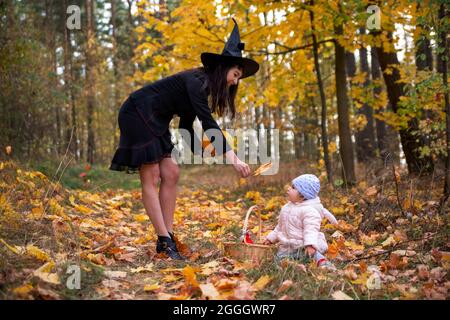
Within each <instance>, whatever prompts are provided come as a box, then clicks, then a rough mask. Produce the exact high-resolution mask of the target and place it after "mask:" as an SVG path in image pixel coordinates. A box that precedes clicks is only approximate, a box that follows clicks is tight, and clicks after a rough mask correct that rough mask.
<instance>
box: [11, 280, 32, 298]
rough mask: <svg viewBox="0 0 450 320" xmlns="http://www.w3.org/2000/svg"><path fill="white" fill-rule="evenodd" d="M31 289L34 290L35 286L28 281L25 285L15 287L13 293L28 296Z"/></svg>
mask: <svg viewBox="0 0 450 320" xmlns="http://www.w3.org/2000/svg"><path fill="white" fill-rule="evenodd" d="M31 290H33V286H32V285H31V284H29V283H28V284H25V285H23V286H20V287H17V288H14V289H13V293H14V294H15V295H18V296H26V295H27V294H28V293H30V291H31Z"/></svg>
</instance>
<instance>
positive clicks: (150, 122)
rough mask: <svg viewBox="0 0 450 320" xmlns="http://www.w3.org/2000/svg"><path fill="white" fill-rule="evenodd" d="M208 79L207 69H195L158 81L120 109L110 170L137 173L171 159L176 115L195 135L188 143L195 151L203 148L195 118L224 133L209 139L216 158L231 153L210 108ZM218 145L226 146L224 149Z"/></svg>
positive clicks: (207, 127)
mask: <svg viewBox="0 0 450 320" xmlns="http://www.w3.org/2000/svg"><path fill="white" fill-rule="evenodd" d="M206 79H207V76H206V74H205V73H204V71H203V69H202V68H195V69H190V70H185V71H182V72H179V73H176V74H174V75H171V76H169V77H166V78H164V79H161V80H158V81H155V82H153V83H151V84H148V85H146V86H144V87H142V88H141V89H139V90H137V91H135V92H133V93H131V94H130V96H129V97H128V98H127V99H126V101H125V102H124V103H123V105H122V106H121V108H120V110H119V117H118V122H119V129H120V142H119V146H118V149H117V150H116V152H115V154H114V157H113V159H112V161H111V165H110V167H109V169H110V170H116V171H125V172H127V173H136V172H138V171H139V168H140V166H141V165H142V164H148V163H157V162H159V161H161V160H162V159H163V158H166V157H170V156H171V152H172V149H173V148H174V143H173V142H172V139H171V134H170V131H169V124H170V121H171V120H172V118H173V117H174V115H178V116H179V117H180V123H179V128H183V129H186V130H188V131H189V133H190V135H191V141H186V143H187V144H188V145H189V146H190V148H191V151H192V152H194V144H197V143H199V144H200V145H201V143H200V142H199V140H198V137H197V136H196V135H195V134H194V130H193V127H192V124H193V122H194V120H195V117H198V119H199V120H200V122H201V124H202V128H203V130H205V131H206V130H208V129H212V128H213V129H217V130H219V131H220V136H218V137H214V136H212V137H210V136H208V137H209V138H210V140H211V141H212V143H213V145H214V147H215V149H216V155H221V154H223V153H225V152H227V151H228V150H230V149H231V147H230V145H229V144H228V142H227V141H226V139H225V137H224V136H223V134H222V131H221V130H220V127H219V126H218V125H217V122H216V121H215V120H214V118H213V117H212V114H211V113H212V112H211V108H210V107H209V106H208V84H207V81H206ZM206 134H207V135H208V132H206ZM183 138H184V137H183ZM211 138H212V139H211ZM217 146H222V150H220V149H219V148H217Z"/></svg>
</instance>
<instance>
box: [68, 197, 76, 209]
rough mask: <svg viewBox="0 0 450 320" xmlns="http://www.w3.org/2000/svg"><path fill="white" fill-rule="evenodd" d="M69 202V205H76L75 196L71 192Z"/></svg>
mask: <svg viewBox="0 0 450 320" xmlns="http://www.w3.org/2000/svg"><path fill="white" fill-rule="evenodd" d="M69 202H70V204H71V205H73V206H74V207H76V206H77V204H76V203H75V197H74V196H73V194H71V195H70V197H69Z"/></svg>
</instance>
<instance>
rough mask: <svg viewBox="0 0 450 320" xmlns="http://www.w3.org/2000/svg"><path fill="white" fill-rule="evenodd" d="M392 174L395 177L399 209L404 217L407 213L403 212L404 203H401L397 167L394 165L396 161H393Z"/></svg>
mask: <svg viewBox="0 0 450 320" xmlns="http://www.w3.org/2000/svg"><path fill="white" fill-rule="evenodd" d="M392 174H393V176H394V182H395V191H396V193H397V202H398V207H399V208H400V211H401V213H402V215H403V216H405V212H404V211H403V207H402V202H401V201H400V193H399V192H398V181H397V177H396V176H395V165H394V161H392Z"/></svg>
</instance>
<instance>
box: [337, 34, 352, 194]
mask: <svg viewBox="0 0 450 320" xmlns="http://www.w3.org/2000/svg"><path fill="white" fill-rule="evenodd" d="M342 32H343V30H342V25H337V26H335V33H336V35H341V34H342ZM334 46H335V55H336V57H335V80H336V96H337V110H338V124H339V152H340V155H341V159H342V164H343V180H344V182H345V183H346V184H350V185H352V184H354V183H355V182H356V176H355V164H354V156H353V144H352V135H351V131H350V117H349V107H348V96H347V75H346V72H345V49H344V47H342V46H341V45H340V44H339V43H338V41H335V42H334Z"/></svg>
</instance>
